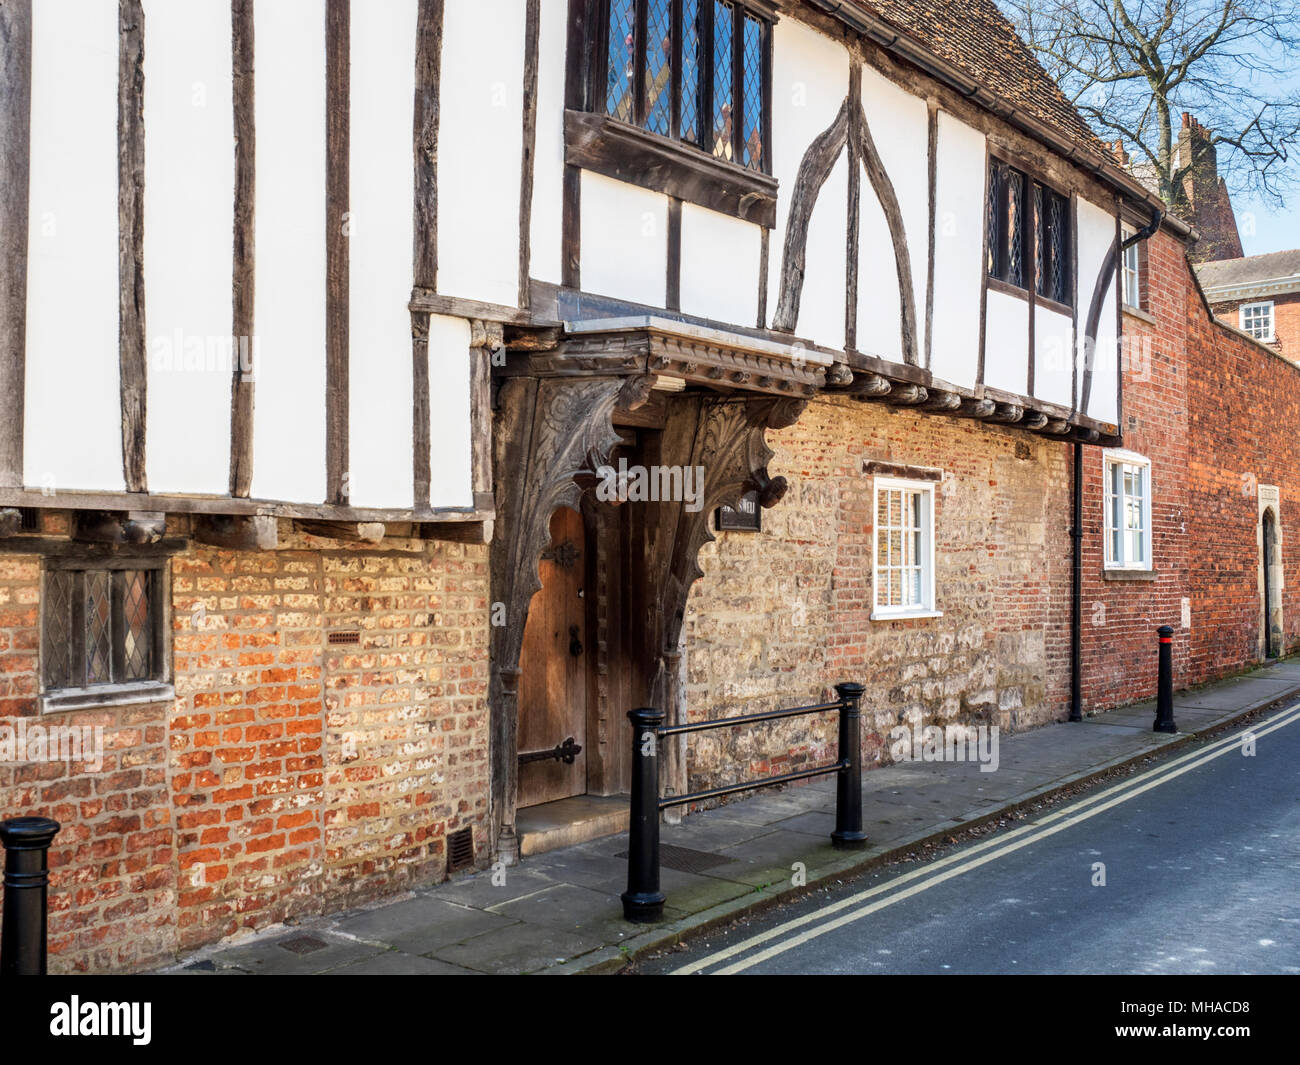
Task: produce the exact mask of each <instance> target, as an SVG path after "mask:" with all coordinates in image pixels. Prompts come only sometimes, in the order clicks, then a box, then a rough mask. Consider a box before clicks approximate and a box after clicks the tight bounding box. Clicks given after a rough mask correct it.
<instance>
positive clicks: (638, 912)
mask: <svg viewBox="0 0 1300 1065" xmlns="http://www.w3.org/2000/svg"><path fill="white" fill-rule="evenodd" d="M627 718H628V720H629V721H631V722H632V821H631V824H630V825H629V826H628V839H627V844H628V846H627V890H626V891H625V892H623V896H622V898H623V916H624V917H626V918H627V919H628V920H629V921H635V922H636V923H637V924H650V923H652V922H654V921H658V920H660V919H662V917H663V915H664V893H663V892H662V891H660V890H659V726H660V725H662V724H663V723H664V714H663V711H662V710H655V709H654V708H652V707H642V708H641V709H640V710H629V711H628V712H627Z"/></svg>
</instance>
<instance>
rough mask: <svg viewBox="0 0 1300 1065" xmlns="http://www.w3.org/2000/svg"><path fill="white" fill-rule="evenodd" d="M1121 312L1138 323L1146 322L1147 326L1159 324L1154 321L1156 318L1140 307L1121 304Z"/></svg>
mask: <svg viewBox="0 0 1300 1065" xmlns="http://www.w3.org/2000/svg"><path fill="white" fill-rule="evenodd" d="M1122 310H1123V311H1124V313H1125V314H1126V315H1128V316H1129V317H1130V318H1136V319H1137V320H1138V321H1139V322H1146V324H1147V325H1158V324H1159V323H1158V322H1157V321H1156V316H1155V315H1154V314H1151V313H1150V312H1148V311H1144V310H1143V309H1142V308H1141V307H1134V306H1133V304H1131V303H1125V304H1123V305H1122Z"/></svg>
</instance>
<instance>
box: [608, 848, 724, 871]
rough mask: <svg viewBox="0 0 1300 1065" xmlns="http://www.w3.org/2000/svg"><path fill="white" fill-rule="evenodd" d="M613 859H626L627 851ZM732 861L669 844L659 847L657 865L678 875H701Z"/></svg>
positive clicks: (720, 855) (716, 855)
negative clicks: (674, 871)
mask: <svg viewBox="0 0 1300 1065" xmlns="http://www.w3.org/2000/svg"><path fill="white" fill-rule="evenodd" d="M614 857H615V858H626V857H627V851H620V852H619V853H618V854H616V855H614ZM732 860H733V859H731V858H728V857H727V856H726V855H723V854H714V853H713V852H712V851H697V850H693V849H692V848H690V847H675V846H673V845H672V844H671V843H661V844H660V845H659V864H660V865H663V866H667V867H668V868H669V869H676V870H677V871H678V872H679V873H702V872H704V871H705V870H707V869H712V868H713V867H714V866H716V865H726V864H727V862H730V861H732Z"/></svg>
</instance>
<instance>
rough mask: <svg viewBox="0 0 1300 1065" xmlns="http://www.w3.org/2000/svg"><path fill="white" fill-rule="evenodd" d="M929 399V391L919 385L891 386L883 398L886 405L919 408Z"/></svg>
mask: <svg viewBox="0 0 1300 1065" xmlns="http://www.w3.org/2000/svg"><path fill="white" fill-rule="evenodd" d="M929 398H930V393H929V390H927V389H925V388H922V387H921V386H920V385H900V384H897V383H895V384H893V385H892V386H891V387H890V390H889V394H888V395H887V396H886V397H885V401H886V402H887V403H892V404H893V405H894V406H896V407H919V406H920V405H921V404H922V403H924V402H925V401H926V400H927V399H929Z"/></svg>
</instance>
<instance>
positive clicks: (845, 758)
mask: <svg viewBox="0 0 1300 1065" xmlns="http://www.w3.org/2000/svg"><path fill="white" fill-rule="evenodd" d="M866 690H867V689H866V688H864V687H863V686H862V685H861V684H855V683H852V682H846V683H843V684H837V685H835V693H836V694H837V695H838V696H839V697H840V750H839V755H840V761H841V762H843V763H846V764H844V765H842V766H841V767H840V771H839V772H838V773H837V774H835V831H834V832H832V833H831V843H832V844H833V845H834V846H835V847H837V848H839V849H840V850H857V849H859V848H861V847H865V846H866V843H867V834H866V833H865V832H863V831H862V743H861V727H860V722H861V717H862V710H861V703H862V695H863V693H864V692H865V691H866Z"/></svg>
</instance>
